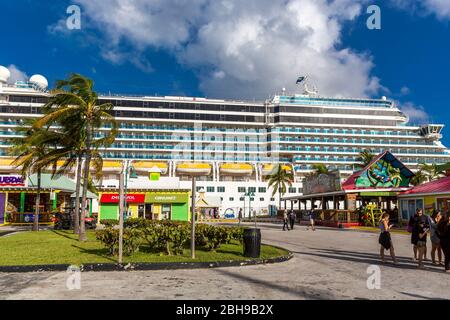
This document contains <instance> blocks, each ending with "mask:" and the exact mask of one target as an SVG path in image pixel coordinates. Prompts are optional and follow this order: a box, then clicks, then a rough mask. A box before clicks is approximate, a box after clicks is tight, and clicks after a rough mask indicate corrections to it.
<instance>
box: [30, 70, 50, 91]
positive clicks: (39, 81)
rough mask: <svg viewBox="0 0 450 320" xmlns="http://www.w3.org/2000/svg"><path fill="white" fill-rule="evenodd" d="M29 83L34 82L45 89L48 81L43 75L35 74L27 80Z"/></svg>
mask: <svg viewBox="0 0 450 320" xmlns="http://www.w3.org/2000/svg"><path fill="white" fill-rule="evenodd" d="M29 81H30V82H31V83H34V84H36V85H38V86H39V87H41V88H42V89H47V87H48V81H47V79H46V78H45V77H44V76H41V75H40V74H35V75H34V76H32V77H31V78H30V80H29Z"/></svg>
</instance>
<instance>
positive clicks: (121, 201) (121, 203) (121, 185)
mask: <svg viewBox="0 0 450 320" xmlns="http://www.w3.org/2000/svg"><path fill="white" fill-rule="evenodd" d="M124 174H125V168H124V167H123V166H122V172H121V173H120V178H119V264H122V262H123V212H124V204H125V203H124Z"/></svg>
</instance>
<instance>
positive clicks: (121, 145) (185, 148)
mask: <svg viewBox="0 0 450 320" xmlns="http://www.w3.org/2000/svg"><path fill="white" fill-rule="evenodd" d="M0 145H2V146H10V143H9V142H8V141H0ZM109 148H113V149H137V150H139V151H146V150H167V151H179V152H192V151H207V152H218V153H220V152H260V153H265V152H296V151H298V152H324V153H327V152H335V153H336V152H342V153H346V152H347V153H350V152H351V153H359V152H362V149H356V148H353V149H350V148H328V149H327V148H322V149H321V148H317V147H292V146H286V147H283V146H281V147H280V146H277V145H275V146H270V147H268V148H266V147H265V146H264V145H261V146H256V147H250V146H248V145H247V146H246V147H243V148H242V147H241V148H240V147H237V146H236V145H230V146H228V147H227V146H225V147H223V146H220V145H212V146H211V145H207V146H195V145H194V146H192V145H191V144H190V143H186V144H180V145H162V144H145V143H140V142H139V143H133V142H116V143H113V144H112V145H111V146H110V147H109ZM383 151H384V150H383V149H379V152H383ZM373 152H375V150H373ZM394 152H395V153H397V154H417V155H445V154H447V153H446V152H444V151H439V150H438V149H436V151H433V150H422V149H398V150H396V151H394ZM167 157H168V158H170V156H167ZM296 159H302V158H301V157H297V158H296ZM303 159H305V160H307V161H310V159H312V158H309V157H304V158H303ZM334 159H336V158H334ZM312 160H314V159H312ZM299 161H300V160H299ZM343 161H354V160H352V158H348V160H343Z"/></svg>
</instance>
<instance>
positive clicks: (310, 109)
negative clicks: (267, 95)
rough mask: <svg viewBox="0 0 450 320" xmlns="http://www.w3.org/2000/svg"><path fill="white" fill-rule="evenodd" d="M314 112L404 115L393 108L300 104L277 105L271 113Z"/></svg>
mask: <svg viewBox="0 0 450 320" xmlns="http://www.w3.org/2000/svg"><path fill="white" fill-rule="evenodd" d="M283 112H284V113H286V112H289V113H311V114H313V113H316V114H346V115H366V116H391V117H392V116H404V115H403V114H401V113H400V112H398V111H395V110H391V111H388V110H358V109H345V108H340V109H334V108H315V107H300V106H279V107H275V108H273V113H283Z"/></svg>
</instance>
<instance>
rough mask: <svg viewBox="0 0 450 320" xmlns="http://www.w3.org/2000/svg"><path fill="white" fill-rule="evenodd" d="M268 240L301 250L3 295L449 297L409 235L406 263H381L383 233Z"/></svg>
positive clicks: (52, 278) (31, 277) (4, 282)
mask: <svg viewBox="0 0 450 320" xmlns="http://www.w3.org/2000/svg"><path fill="white" fill-rule="evenodd" d="M262 232H263V239H264V242H266V243H269V244H274V245H279V246H282V247H285V248H288V249H289V250H291V251H293V252H294V253H295V256H294V258H293V259H292V260H290V261H288V262H285V263H282V264H275V265H267V266H251V267H244V268H222V269H210V270H176V271H146V272H112V273H109V272H100V273H83V274H82V282H81V285H82V288H81V290H79V291H76V290H74V291H69V290H67V288H66V277H67V275H66V274H65V273H33V274H0V299H38V298H39V299H100V298H103V299H199V300H203V299H224V300H228V299H301V300H303V299H450V274H446V273H444V272H443V270H442V268H441V267H434V266H431V265H428V268H427V270H417V268H416V264H414V263H413V262H412V260H411V254H412V250H411V248H410V245H409V237H408V236H406V235H398V234H395V235H393V241H394V244H395V246H396V250H397V255H398V256H399V257H400V263H401V264H400V266H398V267H396V266H393V265H392V264H390V263H387V264H385V265H381V264H380V263H379V259H378V253H377V252H378V244H377V240H378V235H377V234H373V233H368V232H360V231H345V230H332V229H320V230H318V231H316V232H312V231H310V232H306V231H305V229H304V228H303V227H302V228H301V229H300V228H297V229H296V230H294V231H290V232H283V231H281V230H280V226H278V225H270V224H265V225H263V226H262ZM370 265H378V266H379V267H380V269H381V289H380V290H369V289H367V284H366V283H367V278H368V274H367V268H368V267H369V266H370Z"/></svg>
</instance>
